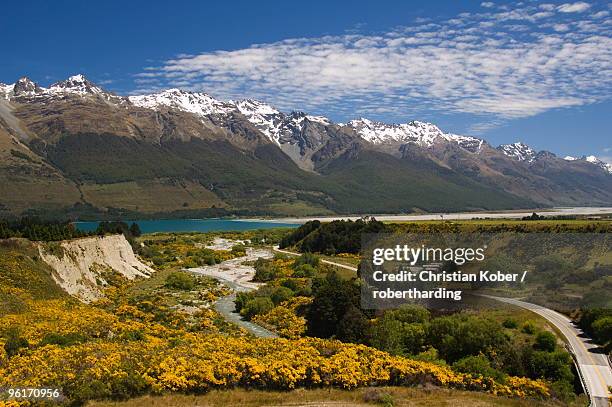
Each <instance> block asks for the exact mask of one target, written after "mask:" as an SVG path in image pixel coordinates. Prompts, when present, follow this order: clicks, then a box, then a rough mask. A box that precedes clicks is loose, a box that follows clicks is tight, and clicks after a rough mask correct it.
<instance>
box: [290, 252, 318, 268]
mask: <svg viewBox="0 0 612 407" xmlns="http://www.w3.org/2000/svg"><path fill="white" fill-rule="evenodd" d="M319 261H320V260H319V256H316V255H314V254H312V253H304V254H302V255H301V256H300V257H298V258H297V259H295V262H294V263H293V268H294V269H297V268H298V267H300V266H302V265H305V264H308V265H309V266H311V267H313V268H316V267H318V266H319Z"/></svg>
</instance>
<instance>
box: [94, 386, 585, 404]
mask: <svg viewBox="0 0 612 407" xmlns="http://www.w3.org/2000/svg"><path fill="white" fill-rule="evenodd" d="M378 391H379V392H381V393H383V394H384V393H386V394H388V395H389V396H390V398H391V399H392V400H393V402H394V404H393V405H394V406H396V407H397V406H410V407H432V406H436V407H438V406H439V407H443V406H446V407H451V406H452V407H528V406H529V407H553V406H560V405H561V404H559V403H556V402H553V401H547V402H544V401H534V400H519V399H508V398H503V397H495V396H492V395H489V394H483V393H474V392H465V391H459V390H447V389H439V388H435V387H430V388H426V389H422V388H405V387H404V388H402V387H386V388H380V389H379V390H378ZM372 392H373V391H372V390H370V389H357V390H352V391H346V390H338V389H312V390H305V389H298V390H293V391H291V392H274V391H261V390H241V389H236V390H230V391H218V390H215V391H211V392H210V393H207V394H205V395H191V396H189V395H167V396H159V397H154V396H146V397H140V398H136V399H132V400H128V401H124V402H112V401H105V402H92V403H89V404H88V406H90V407H102V406H104V407H107V406H108V407H110V406H116V407H157V406H159V407H161V406H175V407H182V406H202V407H204V406H253V407H254V406H269V407H271V406H294V407H297V406H321V407H324V406H334V407H357V406H359V407H365V406H375V405H384V404H382V403H376V402H374V401H370V402H366V401H365V400H366V399H368V396H367V394H372ZM575 405H576V406H578V405H580V404H579V403H576V404H575Z"/></svg>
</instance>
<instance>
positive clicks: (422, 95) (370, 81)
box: [136, 3, 612, 129]
mask: <svg viewBox="0 0 612 407" xmlns="http://www.w3.org/2000/svg"><path fill="white" fill-rule="evenodd" d="M582 4H586V3H572V4H570V3H568V4H564V5H562V6H559V11H563V10H561V8H564V10H568V9H572V10H573V11H574V12H578V11H580V10H582V11H584V10H586V8H584V7H585V6H584V5H582ZM588 6H589V5H588V4H586V7H587V8H588ZM549 8H550V7H548V6H547V5H540V6H537V5H527V6H524V7H521V8H515V9H502V10H500V11H496V10H492V9H487V10H486V11H484V12H483V13H479V14H461V15H460V16H456V18H453V19H451V20H446V21H433V20H427V21H425V20H423V22H422V23H421V24H415V25H413V26H410V27H403V28H398V29H395V30H393V31H389V32H386V33H378V34H376V35H367V34H358V33H350V34H347V35H339V36H325V37H319V38H294V39H287V40H284V41H278V42H274V43H267V44H257V45H252V46H250V47H248V48H244V49H238V50H234V51H213V52H205V53H202V54H198V55H181V56H177V57H176V58H174V59H171V60H168V61H165V62H164V63H163V64H162V65H161V66H157V67H148V68H145V69H144V70H143V72H142V73H140V74H138V75H137V81H139V82H138V86H139V88H138V89H137V91H136V92H137V93H142V92H144V91H146V90H150V89H158V88H162V87H173V86H178V87H182V88H186V89H190V90H195V91H206V92H209V93H211V94H213V95H215V96H217V97H221V98H225V99H239V98H244V97H254V98H259V99H263V100H266V101H268V102H270V103H273V104H274V105H276V106H278V107H279V108H281V109H285V110H289V109H303V110H307V111H310V112H312V113H324V114H330V115H337V116H343V117H349V118H350V117H354V116H357V115H368V114H376V115H383V114H384V115H387V116H393V117H397V118H406V117H410V116H414V115H416V114H418V115H420V116H422V115H423V112H446V113H469V114H475V115H488V116H489V117H490V119H491V120H487V121H489V122H491V123H493V122H497V121H499V120H507V119H511V118H518V117H528V116H533V115H536V114H539V113H542V112H544V111H547V110H550V109H555V108H566V107H571V106H580V105H585V104H589V103H593V102H596V101H601V100H605V99H608V98H610V92H609V89H610V88H611V87H612V75H611V73H612V36H611V32H612V29H611V24H612V22H611V21H609V20H603V21H602V20H601V19H600V20H596V21H595V20H593V18H595V17H593V16H589V15H588V14H586V13H585V14H582V15H581V17H582V19H578V18H577V17H576V16H568V15H565V14H555V13H553V12H550V11H549ZM543 10H544V11H543ZM481 121H482V122H483V123H484V121H483V120H481ZM475 126H478V127H480V128H481V129H485V128H486V125H485V124H478V125H475Z"/></svg>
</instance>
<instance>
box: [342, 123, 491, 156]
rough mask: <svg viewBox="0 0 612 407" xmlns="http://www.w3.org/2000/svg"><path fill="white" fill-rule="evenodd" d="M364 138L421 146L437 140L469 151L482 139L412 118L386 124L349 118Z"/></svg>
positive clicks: (474, 149) (379, 142)
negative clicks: (407, 120) (404, 121)
mask: <svg viewBox="0 0 612 407" xmlns="http://www.w3.org/2000/svg"><path fill="white" fill-rule="evenodd" d="M347 125H348V126H350V127H352V128H353V130H355V132H357V134H359V135H360V136H361V137H362V138H363V139H364V140H367V141H369V142H370V143H374V144H385V143H413V144H417V145H419V146H421V147H431V146H433V145H434V143H436V142H438V141H446V142H452V143H455V144H457V145H459V146H460V147H463V148H464V149H466V150H468V151H471V152H478V151H480V148H481V147H482V144H483V142H484V141H483V140H481V139H479V138H476V137H470V136H460V135H457V134H451V133H444V132H443V131H442V130H440V129H439V128H438V127H437V126H436V125H434V124H431V123H427V122H421V121H417V120H413V121H411V122H409V123H401V124H387V123H382V122H377V121H373V120H369V119H365V118H360V119H357V120H351V121H349V122H348V123H347Z"/></svg>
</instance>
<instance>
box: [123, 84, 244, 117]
mask: <svg viewBox="0 0 612 407" xmlns="http://www.w3.org/2000/svg"><path fill="white" fill-rule="evenodd" d="M128 99H129V100H130V102H132V104H133V105H135V106H139V107H144V108H147V109H156V108H159V107H160V106H165V107H168V108H171V109H177V110H181V111H184V112H189V113H195V114H197V115H201V116H203V115H207V114H214V113H229V112H230V111H233V110H235V107H234V105H232V104H230V103H226V102H222V101H220V100H217V99H215V98H213V97H212V96H210V95H208V94H206V93H196V92H188V91H184V90H180V89H168V90H165V91H163V92H160V93H154V94H151V95H140V96H129V97H128Z"/></svg>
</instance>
